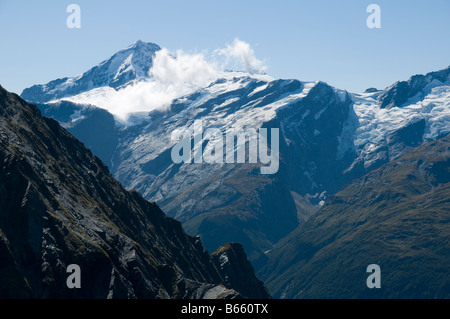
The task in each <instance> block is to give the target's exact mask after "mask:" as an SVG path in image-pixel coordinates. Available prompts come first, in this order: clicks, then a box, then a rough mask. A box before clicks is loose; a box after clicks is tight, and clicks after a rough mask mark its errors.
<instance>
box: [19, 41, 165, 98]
mask: <svg viewBox="0 0 450 319" xmlns="http://www.w3.org/2000/svg"><path fill="white" fill-rule="evenodd" d="M159 50H161V48H160V47H159V46H158V45H156V44H154V43H146V42H143V41H141V40H138V41H136V42H135V43H133V44H132V45H130V46H128V47H126V48H125V49H122V50H120V51H118V52H117V53H115V54H114V55H113V56H111V57H110V58H108V59H106V60H104V61H103V62H101V63H99V64H98V65H96V66H94V67H93V68H91V69H89V70H88V71H86V72H84V73H83V74H81V75H78V76H75V77H66V78H62V79H57V80H54V81H51V82H49V83H47V84H44V85H42V84H38V85H34V86H32V87H30V88H27V89H25V90H24V91H23V92H22V94H21V96H22V97H23V98H25V99H26V100H27V101H30V102H34V103H45V102H48V101H51V100H56V99H61V98H64V97H67V96H74V95H77V94H80V93H82V92H86V91H89V90H92V89H96V88H100V87H110V88H113V89H115V90H116V89H119V88H121V87H124V86H126V85H128V84H130V83H131V82H133V81H136V80H142V79H145V78H147V77H149V74H148V71H149V70H150V68H151V67H152V65H153V58H154V56H155V53H156V52H157V51H159Z"/></svg>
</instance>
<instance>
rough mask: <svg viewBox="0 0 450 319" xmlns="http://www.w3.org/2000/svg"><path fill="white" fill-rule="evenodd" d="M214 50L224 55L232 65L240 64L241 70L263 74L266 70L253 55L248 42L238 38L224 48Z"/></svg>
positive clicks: (262, 63)
mask: <svg viewBox="0 0 450 319" xmlns="http://www.w3.org/2000/svg"><path fill="white" fill-rule="evenodd" d="M216 51H217V53H218V54H219V55H224V56H225V57H226V59H227V62H228V63H230V64H233V63H234V66H236V65H238V67H239V64H240V66H241V67H243V70H244V71H245V72H248V73H250V74H264V73H265V72H266V70H267V66H266V65H264V62H263V61H261V60H259V59H258V58H257V57H256V56H255V52H254V51H253V49H252V48H251V46H250V44H248V43H247V42H244V41H241V40H239V39H238V38H236V39H234V41H233V44H228V45H227V46H226V48H225V49H219V50H216ZM228 63H227V64H228Z"/></svg>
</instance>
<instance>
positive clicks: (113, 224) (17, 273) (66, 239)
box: [0, 87, 264, 298]
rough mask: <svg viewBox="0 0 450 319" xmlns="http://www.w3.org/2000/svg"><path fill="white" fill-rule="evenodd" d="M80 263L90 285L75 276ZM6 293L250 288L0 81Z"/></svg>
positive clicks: (200, 293) (173, 293) (0, 240)
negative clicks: (77, 284) (232, 279)
mask: <svg viewBox="0 0 450 319" xmlns="http://www.w3.org/2000/svg"><path fill="white" fill-rule="evenodd" d="M244 256H245V254H244V255H240V258H242V257H244ZM244 258H246V257H244ZM237 261H238V262H242V263H244V262H245V261H246V259H245V261H240V260H237ZM73 264H75V265H78V266H79V268H80V278H81V288H69V285H68V284H67V279H68V277H69V276H70V273H68V272H67V270H68V266H69V265H73ZM243 271H245V269H244V270H243ZM245 276H248V277H251V276H253V277H254V273H253V272H251V273H247V274H245ZM255 280H256V278H255ZM263 287H264V286H263V285H262V284H261V287H259V288H260V289H263ZM249 293H251V292H250V291H249ZM0 297H1V298H245V297H247V296H246V295H245V293H242V292H240V291H238V290H236V289H234V287H232V286H230V284H229V282H228V281H227V280H226V279H225V276H224V275H223V273H222V272H221V270H220V268H218V267H217V266H216V264H215V263H214V260H213V257H212V256H210V255H209V254H208V252H207V251H206V249H205V248H204V247H203V245H202V243H201V242H200V240H199V239H198V238H197V237H193V236H189V235H187V234H186V233H185V232H184V230H183V229H182V227H181V224H180V223H179V222H178V221H175V220H174V219H171V218H168V217H166V216H165V214H164V213H163V212H162V211H161V210H160V209H159V207H158V206H157V205H156V204H154V203H150V202H148V201H146V200H145V199H144V198H143V197H142V196H141V195H139V194H138V193H137V192H135V191H131V192H129V191H127V190H125V188H124V187H122V185H121V184H120V183H119V182H117V181H116V180H115V179H114V178H113V177H112V175H111V174H110V172H109V170H108V168H107V167H106V165H104V164H103V163H102V162H101V161H100V159H99V158H97V157H96V156H94V155H93V154H92V153H91V151H89V150H88V149H86V148H85V147H84V145H83V144H82V143H81V142H79V141H78V140H76V139H75V138H74V137H73V136H72V135H70V134H69V133H68V132H67V131H66V130H65V129H63V128H62V127H61V126H60V125H59V124H58V122H56V121H55V120H53V119H49V118H44V117H42V116H41V113H40V111H39V110H38V109H37V108H36V107H35V106H34V105H30V104H28V103H26V102H25V101H23V100H22V99H21V98H20V97H18V96H17V95H15V94H11V93H9V92H7V91H5V90H4V89H3V88H2V87H0Z"/></svg>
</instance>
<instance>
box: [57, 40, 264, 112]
mask: <svg viewBox="0 0 450 319" xmlns="http://www.w3.org/2000/svg"><path fill="white" fill-rule="evenodd" d="M220 58H222V61H221V60H220ZM230 67H231V68H237V69H235V70H238V71H244V72H247V73H250V74H262V73H265V71H266V69H267V67H266V66H265V65H264V63H263V62H262V61H260V60H258V59H257V58H256V56H255V53H254V51H253V49H252V48H251V46H250V45H249V44H248V43H246V42H244V41H241V40H239V39H235V40H234V42H233V43H232V44H228V45H227V46H226V47H225V48H223V49H218V50H215V51H213V54H212V55H209V54H207V53H205V52H204V53H186V52H183V51H182V50H178V51H177V52H176V53H175V54H172V53H171V52H169V51H168V50H167V49H161V50H160V51H158V52H157V53H156V55H155V57H154V59H153V66H152V68H151V69H150V70H149V78H148V79H147V80H143V81H138V82H136V83H133V84H131V85H129V86H127V87H125V88H122V89H120V90H118V91H116V90H114V89H113V88H110V87H102V88H97V89H94V90H91V91H88V92H85V93H82V94H79V95H76V96H73V97H69V98H65V100H69V101H72V102H76V103H82V104H91V105H95V106H97V107H101V108H104V109H106V110H108V111H109V112H110V113H112V114H114V115H115V116H116V117H117V118H118V119H119V120H122V121H126V120H127V118H128V115H129V114H130V113H138V112H149V111H152V110H155V109H167V108H168V107H169V106H170V104H171V102H172V101H173V100H174V99H176V98H179V97H182V96H184V95H187V94H189V93H193V92H195V91H196V90H199V89H201V88H203V87H206V86H207V85H209V84H210V83H211V82H213V81H215V80H217V79H219V78H221V77H223V72H224V70H226V69H230Z"/></svg>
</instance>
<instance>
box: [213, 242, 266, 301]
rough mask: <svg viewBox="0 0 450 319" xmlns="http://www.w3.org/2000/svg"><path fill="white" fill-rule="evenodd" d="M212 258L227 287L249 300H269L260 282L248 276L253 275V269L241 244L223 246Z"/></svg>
mask: <svg viewBox="0 0 450 319" xmlns="http://www.w3.org/2000/svg"><path fill="white" fill-rule="evenodd" d="M212 256H213V258H214V263H215V264H216V265H217V266H218V268H219V269H220V270H221V273H222V275H223V276H225V283H226V284H227V285H228V286H230V287H235V289H237V290H238V291H240V292H241V293H243V294H244V295H246V296H248V297H249V298H251V299H268V298H271V297H270V294H269V292H268V290H267V289H266V288H265V287H264V285H263V283H262V281H260V280H259V279H258V278H256V277H255V276H248V274H251V273H253V267H252V265H251V264H250V262H249V261H248V260H247V258H246V254H245V252H244V247H243V246H242V244H239V243H230V244H226V245H223V246H222V247H220V248H219V249H217V250H216V251H215V252H214V253H212Z"/></svg>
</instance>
